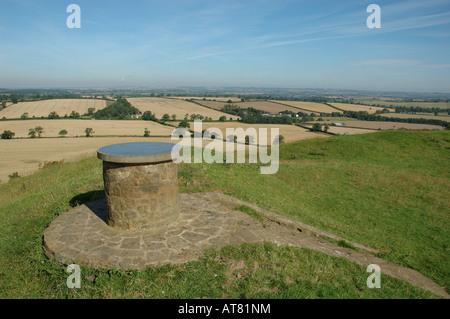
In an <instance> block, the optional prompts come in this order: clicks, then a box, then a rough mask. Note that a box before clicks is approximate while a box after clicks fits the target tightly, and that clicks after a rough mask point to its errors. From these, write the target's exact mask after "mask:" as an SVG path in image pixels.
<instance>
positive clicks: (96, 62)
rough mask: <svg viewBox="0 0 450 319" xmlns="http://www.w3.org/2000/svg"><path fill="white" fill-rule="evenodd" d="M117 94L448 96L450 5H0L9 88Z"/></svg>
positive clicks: (158, 1) (61, 1)
mask: <svg viewBox="0 0 450 319" xmlns="http://www.w3.org/2000/svg"><path fill="white" fill-rule="evenodd" d="M71 3H74V4H77V5H79V6H80V8H81V28H80V29H69V28H68V27H67V25H66V20H67V17H68V16H69V15H70V13H67V12H66V9H67V7H68V6H69V5H70V4H71ZM371 3H375V4H378V5H379V6H380V8H381V28H380V29H369V28H368V27H367V25H366V19H367V17H368V16H369V15H370V13H367V12H366V8H367V6H368V5H369V4H371ZM111 86H115V87H116V86H143V87H157V86H207V87H223V86H242V87H255V86H258V87H286V88H334V89H357V90H359V89H367V90H389V91H419V92H445V93H450V0H408V1H403V0H399V1H393V0H389V1H379V0H371V1H358V0H351V1H350V0H339V1H337V0H333V1H330V0H315V1H313V0H309V1H289V0H276V1H275V0H271V1H268V0H246V1H243V0H239V1H234V0H229V1H217V0H207V1H206V0H205V1H198V0H196V1H190V0H184V1H181V0H155V1H153V0H147V1H145V0H128V1H118V0H108V1H104V0H95V1H94V0H89V1H85V0H68V1H65V0H40V1H36V0H1V4H0V87H6V88H16V87H111Z"/></svg>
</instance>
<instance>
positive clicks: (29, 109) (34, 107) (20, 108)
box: [0, 99, 108, 119]
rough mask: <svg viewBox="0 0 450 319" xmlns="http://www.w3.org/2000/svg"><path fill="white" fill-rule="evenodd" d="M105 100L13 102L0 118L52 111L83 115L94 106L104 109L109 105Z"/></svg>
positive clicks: (34, 114)
mask: <svg viewBox="0 0 450 319" xmlns="http://www.w3.org/2000/svg"><path fill="white" fill-rule="evenodd" d="M107 102H108V101H105V100H94V99H55V100H43V101H33V102H19V103H17V104H13V105H11V106H9V107H7V108H6V109H3V110H1V111H0V118H3V117H6V118H7V119H18V118H20V117H21V116H22V114H24V113H28V117H29V118H32V117H33V116H35V117H41V116H45V117H47V116H48V115H49V114H50V113H51V112H56V113H58V115H59V116H60V117H63V116H64V115H65V114H67V115H70V113H72V111H75V112H78V113H80V115H83V114H85V113H87V112H88V109H89V108H91V107H93V108H95V110H100V109H103V108H105V107H106V106H107Z"/></svg>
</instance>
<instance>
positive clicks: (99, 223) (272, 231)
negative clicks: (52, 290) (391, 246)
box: [43, 193, 449, 298]
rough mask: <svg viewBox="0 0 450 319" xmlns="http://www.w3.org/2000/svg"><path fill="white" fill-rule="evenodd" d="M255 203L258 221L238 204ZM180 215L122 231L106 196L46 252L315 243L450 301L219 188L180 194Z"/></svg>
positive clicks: (51, 236) (128, 259) (117, 256)
mask: <svg viewBox="0 0 450 319" xmlns="http://www.w3.org/2000/svg"><path fill="white" fill-rule="evenodd" d="M241 205H244V206H248V207H250V208H252V209H254V210H255V211H257V212H258V213H260V214H261V215H262V216H263V217H264V220H263V221H259V220H257V219H255V218H253V217H251V216H249V215H247V214H246V213H244V212H241V211H239V210H236V208H237V207H238V206H241ZM179 207H180V212H179V217H178V220H177V221H175V222H174V223H172V224H171V225H170V226H168V227H167V228H166V229H163V230H161V229H159V230H153V231H152V230H133V231H131V230H120V229H116V228H113V227H111V226H109V225H108V224H107V223H106V203H105V200H99V201H94V202H90V203H87V204H84V205H80V206H77V207H75V208H73V209H71V210H70V211H68V212H66V213H63V214H62V215H60V216H58V217H57V218H56V219H55V220H54V221H53V222H52V223H51V224H50V225H49V227H48V228H47V229H46V230H45V231H44V236H43V237H44V247H43V248H44V252H45V254H46V256H47V257H49V258H52V259H55V260H56V261H58V262H60V263H61V264H66V265H68V264H72V263H74V264H78V265H84V266H88V267H92V268H104V269H119V268H120V269H145V268H146V267H149V266H160V265H164V264H182V263H187V262H190V261H194V260H196V259H198V258H200V257H202V256H203V252H204V251H205V250H206V249H208V248H212V247H217V248H220V247H224V246H228V245H239V244H243V243H256V242H272V243H275V244H278V245H293V246H296V247H300V248H302V247H303V248H310V249H314V250H316V251H319V252H322V253H325V254H328V255H330V256H335V257H341V258H346V259H348V260H350V261H352V262H356V263H358V264H360V265H363V266H365V267H367V266H368V265H370V264H377V265H379V266H380V268H381V271H382V273H383V274H386V275H390V276H392V277H395V278H399V279H402V280H406V281H408V282H410V283H411V284H413V285H416V286H419V287H421V288H423V289H426V290H429V291H431V292H433V293H435V294H437V295H439V296H442V297H444V298H449V295H448V294H447V293H446V291H445V289H443V288H442V287H440V286H439V285H437V284H436V283H434V282H433V281H431V280H430V279H429V278H427V277H425V276H423V275H422V274H420V273H419V272H417V271H415V270H412V269H409V268H406V267H403V266H400V265H397V264H394V263H392V262H389V261H386V260H384V259H381V258H378V257H376V256H375V253H377V251H376V250H374V249H372V248H369V247H366V246H364V245H361V244H359V243H355V242H350V241H348V242H350V243H352V244H353V246H355V247H357V248H358V250H359V251H356V250H353V249H349V248H346V247H340V246H337V245H335V244H333V243H332V242H330V241H328V240H325V238H331V239H333V240H334V241H339V240H342V238H340V237H338V236H335V235H333V234H330V233H327V232H324V231H322V230H319V229H316V228H314V227H311V226H309V225H306V224H303V223H301V222H298V221H295V220H292V219H289V218H287V217H284V216H281V215H278V214H275V213H273V212H270V211H267V210H264V209H262V208H260V207H258V206H256V205H253V204H251V203H248V202H244V201H241V200H238V199H236V198H233V197H230V196H227V195H224V194H220V193H192V194H179Z"/></svg>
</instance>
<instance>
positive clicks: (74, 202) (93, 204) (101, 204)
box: [69, 190, 107, 223]
mask: <svg viewBox="0 0 450 319" xmlns="http://www.w3.org/2000/svg"><path fill="white" fill-rule="evenodd" d="M69 204H70V206H72V207H76V206H80V205H85V206H86V207H87V208H89V209H90V210H91V211H92V212H93V213H94V214H95V215H97V217H98V218H100V219H101V220H103V221H104V222H105V223H106V215H107V209H106V202H105V191H104V190H99V191H90V192H87V193H84V194H80V195H77V196H75V197H73V198H72V199H71V200H70V201H69Z"/></svg>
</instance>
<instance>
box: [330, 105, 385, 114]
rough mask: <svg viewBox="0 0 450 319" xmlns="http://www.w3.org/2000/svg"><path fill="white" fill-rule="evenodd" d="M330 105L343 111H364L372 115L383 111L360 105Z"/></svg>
mask: <svg viewBox="0 0 450 319" xmlns="http://www.w3.org/2000/svg"><path fill="white" fill-rule="evenodd" d="M330 104H331V105H333V106H335V107H337V108H339V109H341V110H344V111H354V112H359V111H366V112H367V113H369V114H374V113H375V112H376V111H378V110H379V111H381V110H383V109H384V108H382V107H376V106H367V105H360V104H347V103H330ZM390 111H393V110H390Z"/></svg>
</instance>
